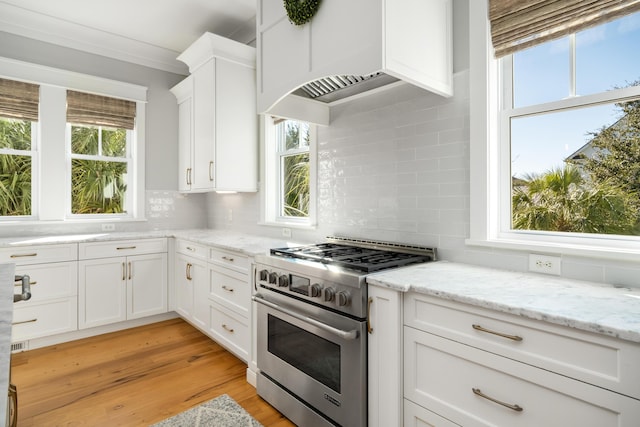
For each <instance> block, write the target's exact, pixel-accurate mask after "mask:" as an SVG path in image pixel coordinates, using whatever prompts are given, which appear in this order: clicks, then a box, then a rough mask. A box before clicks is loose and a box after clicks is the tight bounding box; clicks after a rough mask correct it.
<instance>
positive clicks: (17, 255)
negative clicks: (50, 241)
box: [11, 253, 38, 258]
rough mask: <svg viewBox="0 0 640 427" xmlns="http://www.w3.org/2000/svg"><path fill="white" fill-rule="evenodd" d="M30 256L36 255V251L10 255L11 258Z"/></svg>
mask: <svg viewBox="0 0 640 427" xmlns="http://www.w3.org/2000/svg"><path fill="white" fill-rule="evenodd" d="M32 256H38V254H37V253H32V254H14V255H11V258H26V257H32Z"/></svg>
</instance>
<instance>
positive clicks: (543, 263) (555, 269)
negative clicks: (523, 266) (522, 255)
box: [529, 254, 562, 276]
mask: <svg viewBox="0 0 640 427" xmlns="http://www.w3.org/2000/svg"><path fill="white" fill-rule="evenodd" d="M561 263H562V260H561V258H560V257H559V256H548V255H539V254H529V271H533V272H535V273H544V274H553V275H555V276H559V275H560V271H561Z"/></svg>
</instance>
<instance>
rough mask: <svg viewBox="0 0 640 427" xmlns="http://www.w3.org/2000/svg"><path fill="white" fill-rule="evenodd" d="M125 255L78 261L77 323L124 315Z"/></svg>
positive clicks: (104, 321) (89, 324) (91, 323)
mask: <svg viewBox="0 0 640 427" xmlns="http://www.w3.org/2000/svg"><path fill="white" fill-rule="evenodd" d="M126 264H127V259H126V258H125V257H119V258H104V259H92V260H85V261H80V262H79V263H78V284H79V287H78V297H79V301H78V308H79V310H78V327H79V328H80V329H86V328H92V327H94V326H100V325H106V324H109V323H114V322H120V321H123V320H126V319H127V310H126V306H127V294H126V287H127V281H126V277H127V276H126V274H127V271H126V270H127V269H126Z"/></svg>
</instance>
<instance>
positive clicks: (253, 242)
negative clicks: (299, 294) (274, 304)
mask: <svg viewBox="0 0 640 427" xmlns="http://www.w3.org/2000/svg"><path fill="white" fill-rule="evenodd" d="M159 237H175V238H180V239H185V240H189V241H191V242H194V243H201V244H203V245H208V246H214V247H217V248H220V249H227V250H232V251H237V252H240V253H243V254H245V255H248V256H254V255H260V254H265V253H268V251H269V249H271V248H282V247H288V246H299V245H300V244H301V243H295V242H292V241H286V240H282V239H272V238H268V237H261V236H254V235H250V234H244V233H239V232H235V231H226V230H210V229H196V230H160V231H139V232H126V233H106V232H105V233H92V234H73V235H60V236H32V237H6V238H2V239H0V248H12V247H21V246H33V245H54V244H61V243H87V242H103V241H110V240H136V239H153V238H159Z"/></svg>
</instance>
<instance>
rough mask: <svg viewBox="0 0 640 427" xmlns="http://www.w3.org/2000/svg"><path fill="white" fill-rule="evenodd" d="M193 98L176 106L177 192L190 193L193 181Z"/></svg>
mask: <svg viewBox="0 0 640 427" xmlns="http://www.w3.org/2000/svg"><path fill="white" fill-rule="evenodd" d="M192 114H193V98H192V97H188V98H187V99H185V100H184V101H182V102H180V103H179V104H178V174H179V175H178V190H180V191H190V190H191V182H192V180H193V171H192V169H191V163H192V161H193V159H192V157H191V145H192V143H193V140H192V136H193V116H192Z"/></svg>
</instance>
